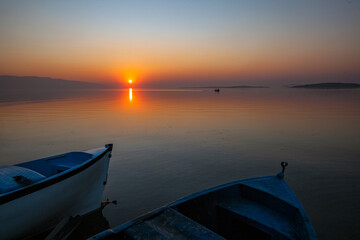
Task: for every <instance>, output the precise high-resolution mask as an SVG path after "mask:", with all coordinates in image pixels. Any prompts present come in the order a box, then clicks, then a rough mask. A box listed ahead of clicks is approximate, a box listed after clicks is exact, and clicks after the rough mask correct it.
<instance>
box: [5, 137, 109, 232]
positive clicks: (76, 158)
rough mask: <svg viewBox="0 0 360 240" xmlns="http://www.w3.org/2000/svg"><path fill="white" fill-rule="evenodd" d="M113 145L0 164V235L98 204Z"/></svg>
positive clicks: (34, 228)
mask: <svg viewBox="0 0 360 240" xmlns="http://www.w3.org/2000/svg"><path fill="white" fill-rule="evenodd" d="M112 147H113V145H112V144H108V145H106V146H105V147H103V148H96V149H91V150H86V151H79V152H69V153H65V154H61V155H57V156H53V157H47V158H43V159H38V160H34V161H29V162H24V163H20V164H16V165H13V166H2V167H0V213H1V214H0V226H1V227H0V228H1V231H0V239H19V238H24V237H28V236H32V235H36V234H38V233H40V232H42V231H45V230H49V229H51V228H52V227H54V226H55V225H57V224H58V223H59V222H61V221H62V220H63V219H65V218H67V217H71V216H77V215H84V214H87V213H90V212H92V211H95V210H97V209H99V208H100V207H101V198H102V193H103V191H104V188H105V184H106V181H107V172H108V167H109V161H110V157H111V151H112Z"/></svg>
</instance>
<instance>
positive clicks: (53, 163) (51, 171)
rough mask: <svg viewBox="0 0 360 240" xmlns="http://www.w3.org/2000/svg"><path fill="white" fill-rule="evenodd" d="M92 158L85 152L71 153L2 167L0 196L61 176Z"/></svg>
mask: <svg viewBox="0 0 360 240" xmlns="http://www.w3.org/2000/svg"><path fill="white" fill-rule="evenodd" d="M92 157H93V155H92V154H89V153H85V152H69V153H66V154H61V155H57V156H53V157H48V158H43V159H38V160H34V161H30V162H25V163H20V164H17V165H14V166H3V167H0V183H1V184H0V194H6V193H8V192H11V191H13V190H16V189H19V188H23V187H26V186H28V185H32V184H34V183H36V182H39V181H41V180H43V179H45V178H49V177H51V176H54V175H56V174H60V173H62V172H64V171H66V170H69V169H71V168H73V167H75V166H78V165H80V164H82V163H84V162H85V161H87V160H89V159H90V158H92Z"/></svg>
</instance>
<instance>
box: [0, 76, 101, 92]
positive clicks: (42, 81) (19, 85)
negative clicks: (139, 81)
mask: <svg viewBox="0 0 360 240" xmlns="http://www.w3.org/2000/svg"><path fill="white" fill-rule="evenodd" d="M96 88H105V85H102V84H97V83H89V82H80V81H70V80H64V79H54V78H50V77H33V76H25V77H18V76H8V75H0V89H56V90H62V89H96Z"/></svg>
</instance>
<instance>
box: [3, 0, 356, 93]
mask: <svg viewBox="0 0 360 240" xmlns="http://www.w3.org/2000/svg"><path fill="white" fill-rule="evenodd" d="M0 27H1V34H0V53H1V54H0V75H17V76H44V77H45V76H47V77H53V78H63V79H69V80H80V81H90V82H112V81H115V82H119V83H124V82H126V81H127V80H128V79H132V80H133V81H134V83H133V84H134V85H135V86H139V87H180V86H206V85H214V84H217V85H236V84H251V85H258V84H262V85H270V86H271V85H287V84H295V83H310V82H330V81H338V82H358V83H359V82H360V1H358V0H322V1H320V0H301V1H295V0H243V1H242V0H236V1H230V0H229V1H226V0H182V1H171V0H168V1H165V0H163V1H150V0H147V1H137V0H134V1H107V0H104V1H100V0H98V1H91V0H86V1H35V0H32V1H28V0H24V1H17V0H9V1H4V0H2V1H0Z"/></svg>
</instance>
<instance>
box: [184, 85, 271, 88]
mask: <svg viewBox="0 0 360 240" xmlns="http://www.w3.org/2000/svg"><path fill="white" fill-rule="evenodd" d="M182 88H268V87H266V86H246V85H242V86H208V87H182Z"/></svg>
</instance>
